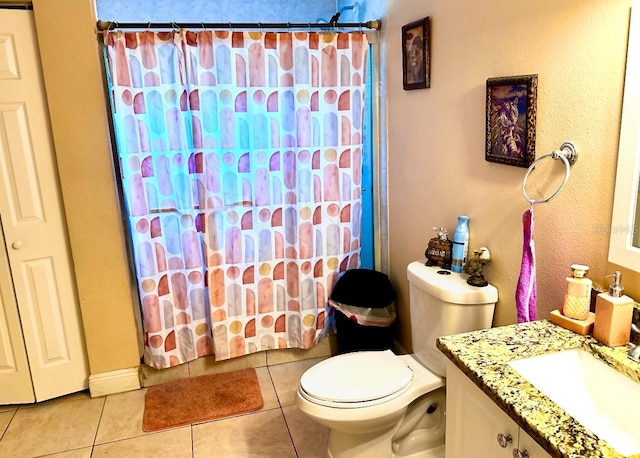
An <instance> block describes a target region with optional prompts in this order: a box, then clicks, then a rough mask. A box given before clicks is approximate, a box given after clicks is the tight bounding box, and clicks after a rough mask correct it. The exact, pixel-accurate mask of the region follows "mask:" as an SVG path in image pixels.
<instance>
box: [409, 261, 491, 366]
mask: <svg viewBox="0 0 640 458" xmlns="http://www.w3.org/2000/svg"><path fill="white" fill-rule="evenodd" d="M468 277H469V275H468V274H465V273H456V272H451V271H450V270H445V269H442V268H441V267H438V266H425V265H424V263H422V262H418V261H415V262H412V263H411V264H409V265H408V266H407V279H408V280H409V308H410V316H411V342H412V345H413V353H414V356H415V357H416V358H417V359H418V360H419V361H420V362H421V363H422V364H423V365H424V366H426V367H427V368H428V369H429V370H431V371H432V372H433V373H435V374H438V375H440V376H442V377H444V376H445V358H446V357H445V356H444V354H442V352H440V350H438V349H437V348H436V339H437V338H438V337H441V336H446V335H450V334H458V333H461V332H467V331H475V330H477V329H486V328H490V327H491V323H492V321H493V312H494V310H495V307H496V302H497V301H498V290H497V289H496V287H495V286H493V285H487V286H484V287H477V286H471V285H469V284H467V278H468Z"/></svg>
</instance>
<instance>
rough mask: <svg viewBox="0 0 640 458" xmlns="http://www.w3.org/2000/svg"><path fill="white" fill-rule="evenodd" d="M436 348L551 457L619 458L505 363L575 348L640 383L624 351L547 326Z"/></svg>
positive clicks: (475, 335) (477, 334) (515, 328)
mask: <svg viewBox="0 0 640 458" xmlns="http://www.w3.org/2000/svg"><path fill="white" fill-rule="evenodd" d="M437 346H438V348H439V349H440V351H442V352H443V353H444V354H445V355H446V356H447V357H448V358H449V359H450V360H451V361H452V362H453V363H454V364H455V365H456V366H457V367H458V368H460V370H462V372H464V373H465V374H466V375H467V376H468V377H469V378H470V379H471V380H472V381H473V382H474V383H475V384H476V385H477V386H478V387H480V389H481V390H482V391H484V392H485V393H486V394H487V395H488V396H489V397H490V398H491V399H492V400H493V401H494V402H495V403H496V404H497V405H498V406H499V407H500V408H501V409H502V410H504V411H505V412H506V413H507V414H508V415H509V416H510V417H511V418H512V419H513V420H514V421H515V422H516V423H518V425H519V426H520V427H521V428H523V429H524V430H525V431H526V432H527V433H528V434H529V435H530V436H531V437H533V438H534V439H535V440H536V442H538V443H539V444H540V445H541V446H542V447H543V448H544V449H545V450H547V452H549V453H550V454H551V455H552V456H554V457H570V458H573V457H593V458H596V457H604V458H613V457H621V456H622V455H620V454H619V453H617V452H616V451H615V450H613V449H612V448H611V447H610V446H609V445H608V444H607V443H606V442H605V441H604V440H602V439H599V438H598V437H597V436H596V435H594V434H593V433H592V432H590V431H589V430H587V429H586V428H584V427H583V426H582V425H581V424H580V423H578V422H577V421H576V420H574V419H573V417H571V416H569V415H568V414H567V413H566V412H565V411H564V410H563V409H562V408H560V407H559V406H558V405H556V404H555V403H554V402H553V401H551V400H550V399H549V398H548V397H546V396H545V395H544V394H542V393H541V392H540V391H538V389H536V388H535V387H534V386H533V385H531V384H530V383H529V382H527V381H526V380H525V379H524V378H523V377H522V376H520V374H518V373H517V372H516V371H515V370H514V369H512V368H511V367H510V366H509V365H508V364H507V363H508V362H509V361H513V360H516V359H522V358H528V357H531V356H537V355H541V354H544V353H549V352H555V351H560V350H569V349H573V348H579V349H583V350H586V351H589V352H590V353H592V354H593V355H594V356H596V357H597V358H598V359H600V360H602V361H604V362H605V363H607V364H608V365H609V366H611V367H614V368H615V369H617V370H618V371H620V372H623V373H625V374H626V375H628V376H629V377H631V378H632V379H633V380H635V381H636V382H639V383H640V364H639V363H635V362H633V361H631V360H630V359H628V358H627V356H626V350H627V347H625V346H623V347H615V348H611V347H607V346H605V345H602V344H601V343H599V342H598V341H597V340H595V339H594V338H593V337H591V336H581V335H578V334H575V333H573V332H571V331H568V330H566V329H564V328H562V327H560V326H557V325H555V324H553V323H551V322H550V321H547V320H540V321H533V322H530V323H522V324H517V325H510V326H501V327H496V328H491V329H484V330H480V331H473V332H468V333H463V334H456V335H452V336H446V337H440V338H439V339H438V341H437ZM603 389H606V387H603ZM639 418H640V417H639ZM639 425H640V423H639ZM639 428H640V426H639ZM634 457H636V458H637V457H640V455H634Z"/></svg>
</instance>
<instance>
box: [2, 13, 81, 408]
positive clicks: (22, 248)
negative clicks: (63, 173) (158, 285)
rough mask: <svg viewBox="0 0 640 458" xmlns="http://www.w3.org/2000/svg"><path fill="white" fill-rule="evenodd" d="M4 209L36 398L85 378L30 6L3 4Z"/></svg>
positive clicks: (77, 310) (72, 389) (56, 392)
mask: <svg viewBox="0 0 640 458" xmlns="http://www.w3.org/2000/svg"><path fill="white" fill-rule="evenodd" d="M0 30H2V33H0V178H1V183H0V215H2V222H3V225H4V237H5V240H6V246H7V253H8V258H9V266H10V269H11V276H12V279H13V287H14V290H15V296H16V299H17V304H18V309H19V312H20V319H21V324H22V333H23V336H24V342H25V345H26V349H27V355H28V358H29V364H30V368H31V375H32V380H33V386H34V389H35V396H36V399H37V400H38V401H40V400H44V399H49V398H52V397H57V396H61V395H63V394H68V393H72V392H75V391H79V390H82V389H84V388H86V387H87V384H88V373H89V372H88V366H87V361H86V354H85V349H84V348H85V346H84V337H83V332H82V326H81V320H80V308H79V304H78V300H77V295H76V291H75V279H74V277H73V264H72V261H71V256H70V249H69V244H68V240H67V236H66V227H65V220H64V210H63V206H62V199H61V195H60V191H59V184H58V174H57V168H56V162H55V155H54V149H53V141H52V138H51V131H50V127H49V119H48V111H47V105H46V97H45V91H44V85H43V81H42V76H41V68H40V61H39V55H38V48H37V42H36V39H35V36H36V35H35V26H34V22H33V13H32V12H31V11H27V10H0Z"/></svg>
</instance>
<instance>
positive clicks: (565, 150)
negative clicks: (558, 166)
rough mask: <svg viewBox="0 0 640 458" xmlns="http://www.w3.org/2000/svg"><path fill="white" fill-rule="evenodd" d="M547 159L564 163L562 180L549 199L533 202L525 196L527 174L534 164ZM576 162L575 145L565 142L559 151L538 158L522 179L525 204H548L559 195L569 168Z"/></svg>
mask: <svg viewBox="0 0 640 458" xmlns="http://www.w3.org/2000/svg"><path fill="white" fill-rule="evenodd" d="M547 157H551V158H552V159H560V160H561V161H562V162H563V163H564V166H565V172H564V179H563V180H562V183H561V184H560V187H558V189H556V191H555V192H554V193H553V194H551V195H550V196H549V197H547V198H546V199H540V200H535V199H532V198H531V197H529V196H528V195H527V191H526V189H525V186H526V184H527V178H529V174H530V173H531V172H532V171H533V169H535V168H536V164H537V163H538V162H540V161H541V160H543V159H545V158H547ZM577 160H578V150H577V149H576V147H575V145H574V144H573V143H571V142H565V143H563V144H562V146H561V147H560V149H559V150H557V151H553V152H551V153H549V154H545V155H544V156H540V157H539V158H538V159H536V160H535V161H533V164H531V165H530V166H529V168H528V169H527V173H525V175H524V178H523V179H522V195H523V196H524V198H525V199H526V200H527V202H529V203H530V204H544V203H546V202H549V201H550V200H551V199H553V198H554V197H556V196H557V195H558V194H560V191H562V189H563V188H564V185H566V184H567V180H569V173H570V172H571V166H572V165H573V164H575V162H576V161H577Z"/></svg>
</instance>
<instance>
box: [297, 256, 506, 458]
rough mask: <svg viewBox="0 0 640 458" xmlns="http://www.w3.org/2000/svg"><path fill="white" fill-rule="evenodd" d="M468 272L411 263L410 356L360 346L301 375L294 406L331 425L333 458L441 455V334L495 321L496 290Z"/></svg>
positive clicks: (436, 457) (437, 457) (425, 457)
mask: <svg viewBox="0 0 640 458" xmlns="http://www.w3.org/2000/svg"><path fill="white" fill-rule="evenodd" d="M467 277H468V275H466V274H459V273H453V272H451V271H448V270H443V269H441V268H438V267H437V266H433V267H428V266H425V265H423V264H422V263H420V262H413V263H411V264H409V266H408V267H407V278H408V280H409V299H410V301H409V302H410V304H409V306H410V316H411V330H412V345H413V350H414V353H413V354H409V355H395V354H394V353H393V352H392V351H390V350H384V351H357V352H352V353H346V354H342V355H338V356H334V357H331V358H328V359H326V360H324V361H321V362H320V363H318V364H316V365H315V366H313V367H311V368H309V369H308V370H307V371H306V372H305V373H304V374H303V375H302V377H301V378H300V383H299V385H298V391H297V396H296V405H297V407H298V409H300V411H302V412H303V413H304V414H306V415H308V416H309V417H311V418H312V419H314V420H315V421H317V422H318V423H320V424H322V425H325V426H326V427H328V428H329V429H330V434H329V445H328V450H327V455H328V456H329V457H331V458H390V457H392V458H442V457H444V435H445V419H444V415H445V409H446V405H445V396H444V391H445V379H444V376H445V374H444V355H442V354H441V353H440V352H439V350H437V348H436V345H435V343H436V342H435V341H436V338H437V337H439V336H442V335H448V334H454V333H458V332H466V331H471V330H476V329H484V328H489V327H491V322H492V319H493V312H494V309H495V303H496V301H497V299H498V293H497V290H496V288H495V287H493V286H491V285H488V286H487V287H482V288H478V287H474V286H471V285H468V284H467V283H466V279H467Z"/></svg>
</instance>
